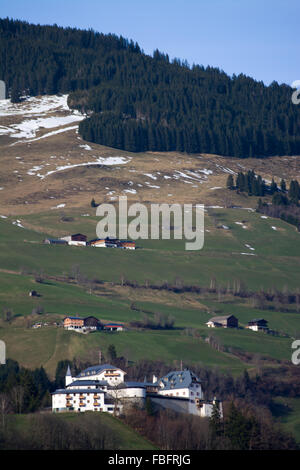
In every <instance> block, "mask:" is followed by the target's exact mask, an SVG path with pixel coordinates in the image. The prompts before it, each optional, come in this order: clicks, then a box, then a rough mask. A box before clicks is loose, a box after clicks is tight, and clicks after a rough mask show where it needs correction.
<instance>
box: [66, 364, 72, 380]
mask: <svg viewBox="0 0 300 470" xmlns="http://www.w3.org/2000/svg"><path fill="white" fill-rule="evenodd" d="M68 375H69V376H71V377H72V374H71V369H70V365H68V369H67V373H66V376H68Z"/></svg>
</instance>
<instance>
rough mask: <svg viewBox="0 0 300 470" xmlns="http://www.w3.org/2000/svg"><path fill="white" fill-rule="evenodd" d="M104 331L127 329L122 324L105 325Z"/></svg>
mask: <svg viewBox="0 0 300 470" xmlns="http://www.w3.org/2000/svg"><path fill="white" fill-rule="evenodd" d="M103 330H104V331H124V330H125V327H124V325H121V324H120V323H105V324H104V325H103Z"/></svg>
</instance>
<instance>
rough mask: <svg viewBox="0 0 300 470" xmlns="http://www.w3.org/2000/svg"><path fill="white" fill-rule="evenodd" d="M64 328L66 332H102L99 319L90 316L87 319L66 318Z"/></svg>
mask: <svg viewBox="0 0 300 470" xmlns="http://www.w3.org/2000/svg"><path fill="white" fill-rule="evenodd" d="M64 328H65V329H66V330H75V331H78V332H80V333H83V332H88V331H95V330H100V329H101V328H102V325H101V322H100V320H98V318H96V317H93V316H89V317H86V318H81V317H71V316H70V317H66V318H65V319H64Z"/></svg>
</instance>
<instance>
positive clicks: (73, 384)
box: [67, 380, 107, 388]
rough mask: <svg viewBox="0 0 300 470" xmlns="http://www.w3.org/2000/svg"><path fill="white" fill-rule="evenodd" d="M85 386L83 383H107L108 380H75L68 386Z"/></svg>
mask: <svg viewBox="0 0 300 470" xmlns="http://www.w3.org/2000/svg"><path fill="white" fill-rule="evenodd" d="M75 385H76V386H81V387H82V386H83V385H86V386H88V385H107V382H106V381H105V380H74V382H71V383H70V384H69V385H67V388H68V387H74V386H75Z"/></svg>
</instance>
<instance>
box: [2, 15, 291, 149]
mask: <svg viewBox="0 0 300 470" xmlns="http://www.w3.org/2000/svg"><path fill="white" fill-rule="evenodd" d="M0 36H1V42H0V77H1V78H2V79H4V80H5V82H6V84H7V87H8V90H9V93H10V95H11V97H12V99H13V100H14V101H18V100H19V99H20V95H21V94H24V93H25V94H30V95H38V94H44V93H49V94H54V93H57V92H60V93H69V92H74V93H73V94H72V95H71V96H70V99H69V104H70V106H72V107H75V108H77V109H79V110H80V111H88V112H91V113H93V114H92V116H90V117H89V118H88V119H87V120H85V121H83V122H82V123H81V125H80V129H79V131H80V133H81V135H82V137H83V138H84V139H86V140H89V141H91V142H95V143H99V144H102V145H108V146H111V147H115V148H118V149H123V150H127V151H131V152H141V151H147V150H152V151H181V152H183V151H185V152H188V153H200V152H201V153H214V154H221V155H227V156H235V157H262V156H272V155H295V154H299V153H300V135H299V128H300V126H299V124H300V112H299V107H297V106H295V105H294V104H292V102H291V95H292V89H291V88H290V87H289V86H287V85H281V86H279V85H278V84H277V83H272V84H271V85H270V86H268V87H266V86H265V85H264V84H263V83H262V82H256V81H255V80H253V79H251V78H249V77H246V76H244V75H240V76H238V77H236V76H233V77H232V78H230V77H229V76H227V75H226V74H225V73H224V72H222V71H220V70H219V69H216V68H211V67H207V68H204V67H202V66H198V65H194V66H193V67H189V66H188V64H187V63H186V62H181V61H179V60H178V59H176V60H174V61H173V62H170V60H169V57H168V56H167V55H165V54H162V53H160V52H159V51H155V53H154V54H153V57H150V56H147V55H145V54H144V53H143V52H142V51H141V50H140V48H139V46H138V45H137V44H136V43H134V42H133V41H130V42H129V41H127V40H125V39H124V38H122V37H120V38H118V37H116V36H114V35H103V34H100V33H95V32H93V31H81V30H78V29H71V28H65V29H64V28H60V27H58V26H56V25H54V26H40V25H30V24H28V23H25V22H21V21H13V20H9V19H3V20H0Z"/></svg>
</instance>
